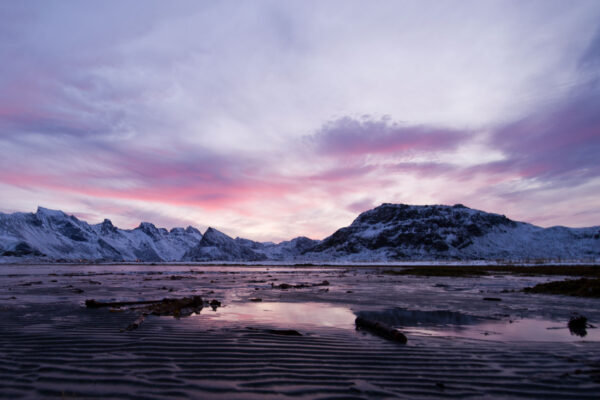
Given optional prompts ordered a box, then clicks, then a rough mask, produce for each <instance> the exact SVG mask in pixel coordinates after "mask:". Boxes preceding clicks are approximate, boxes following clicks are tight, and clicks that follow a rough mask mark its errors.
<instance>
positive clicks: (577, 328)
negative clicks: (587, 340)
mask: <svg viewBox="0 0 600 400" xmlns="http://www.w3.org/2000/svg"><path fill="white" fill-rule="evenodd" d="M568 326H569V331H571V335H577V336H581V337H585V336H586V335H587V330H586V328H587V327H588V323H587V318H586V317H584V316H583V315H579V316H574V317H571V319H570V320H569V323H568Z"/></svg>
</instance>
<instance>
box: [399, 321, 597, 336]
mask: <svg viewBox="0 0 600 400" xmlns="http://www.w3.org/2000/svg"><path fill="white" fill-rule="evenodd" d="M402 331H403V332H405V333H407V334H409V335H410V334H413V335H419V336H440V337H461V338H469V339H482V340H497V341H511V342H514V341H540V342H546V341H547V342H571V341H579V340H587V341H600V330H599V329H588V330H587V335H586V336H585V337H584V338H581V337H579V336H577V335H572V334H571V333H570V331H569V328H568V327H567V322H564V323H561V322H555V321H548V320H542V319H533V318H525V319H519V320H515V321H513V322H512V323H511V322H509V321H505V320H503V321H493V322H484V323H480V324H476V325H462V326H450V325H449V326H446V327H439V326H436V327H434V328H429V327H405V328H404V329H402Z"/></svg>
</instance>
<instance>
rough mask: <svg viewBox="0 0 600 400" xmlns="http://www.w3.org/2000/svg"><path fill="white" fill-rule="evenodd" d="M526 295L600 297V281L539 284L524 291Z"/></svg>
mask: <svg viewBox="0 0 600 400" xmlns="http://www.w3.org/2000/svg"><path fill="white" fill-rule="evenodd" d="M523 291H524V292H525V293H541V294H562V295H565V296H578V297H600V279H588V278H581V279H566V280H564V281H553V282H548V283H539V284H537V285H535V286H534V287H527V288H525V289H523Z"/></svg>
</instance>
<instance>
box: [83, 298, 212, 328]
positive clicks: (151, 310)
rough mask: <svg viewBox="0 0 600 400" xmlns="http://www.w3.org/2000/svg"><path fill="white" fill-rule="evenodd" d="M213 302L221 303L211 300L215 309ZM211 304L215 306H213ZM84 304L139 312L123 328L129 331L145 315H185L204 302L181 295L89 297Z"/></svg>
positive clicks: (136, 326)
mask: <svg viewBox="0 0 600 400" xmlns="http://www.w3.org/2000/svg"><path fill="white" fill-rule="evenodd" d="M213 302H216V303H218V306H220V305H221V303H220V302H218V301H217V300H213V301H212V302H211V303H210V305H211V307H213V308H215V309H216V303H213ZM213 304H214V305H215V306H213ZM85 306H86V307H87V308H102V307H110V308H111V310H114V309H119V308H121V307H129V310H131V311H134V312H137V313H139V316H138V318H136V320H135V321H134V322H133V323H131V324H129V325H128V326H127V328H125V329H124V330H126V331H131V330H133V329H137V328H138V327H139V326H140V325H141V324H142V322H143V321H144V318H145V317H146V316H147V315H159V316H173V317H175V318H179V317H187V316H190V315H192V314H193V313H199V312H200V311H201V310H202V308H203V306H204V302H203V301H202V297H200V296H193V297H182V298H179V299H169V298H165V299H162V300H142V301H117V302H101V301H96V300H94V299H89V300H86V301H85Z"/></svg>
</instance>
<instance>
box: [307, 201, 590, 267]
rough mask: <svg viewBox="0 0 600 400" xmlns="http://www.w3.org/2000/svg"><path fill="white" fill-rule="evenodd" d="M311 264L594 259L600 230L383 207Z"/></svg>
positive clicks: (327, 243)
mask: <svg viewBox="0 0 600 400" xmlns="http://www.w3.org/2000/svg"><path fill="white" fill-rule="evenodd" d="M304 256H305V257H306V258H307V259H315V260H323V259H332V260H346V261H363V262H364V261H391V260H435V259H439V260H478V259H486V260H498V259H504V260H525V259H543V260H560V259H563V260H596V259H598V258H600V227H598V226H596V227H591V228H565V227H552V228H540V227H537V226H534V225H531V224H527V223H524V222H516V221H512V220H510V219H508V218H506V217H505V216H504V215H499V214H493V213H487V212H484V211H479V210H474V209H470V208H467V207H465V206H463V205H461V204H457V205H454V206H444V205H432V206H410V205H405V204H382V205H381V206H379V207H376V208H374V209H372V210H369V211H366V212H364V213H362V214H360V215H359V216H358V218H356V219H355V220H354V222H352V224H351V225H350V226H348V227H345V228H341V229H339V230H337V231H336V232H335V233H334V234H333V235H331V236H329V237H327V238H325V239H324V240H323V241H322V242H321V243H320V244H318V245H316V246H315V247H314V248H312V249H310V250H309V251H307V252H306V253H304Z"/></svg>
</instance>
